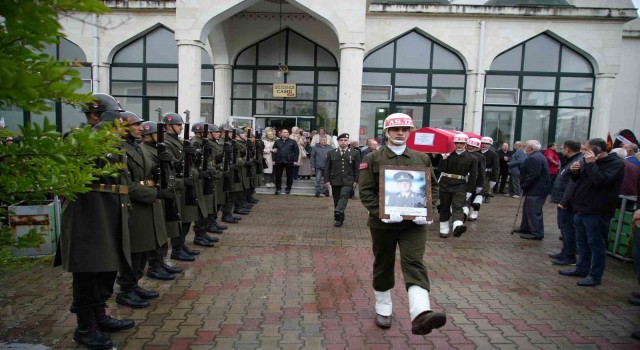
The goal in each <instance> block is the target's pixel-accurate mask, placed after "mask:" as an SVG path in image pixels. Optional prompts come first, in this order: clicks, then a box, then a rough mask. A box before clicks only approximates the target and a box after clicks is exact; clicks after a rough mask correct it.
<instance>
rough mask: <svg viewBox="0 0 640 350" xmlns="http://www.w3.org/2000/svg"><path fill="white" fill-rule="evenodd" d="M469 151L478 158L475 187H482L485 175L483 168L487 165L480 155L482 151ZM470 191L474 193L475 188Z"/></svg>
mask: <svg viewBox="0 0 640 350" xmlns="http://www.w3.org/2000/svg"><path fill="white" fill-rule="evenodd" d="M469 153H470V154H471V155H472V156H474V157H476V159H477V160H478V163H477V164H478V177H476V184H475V187H483V186H484V177H485V176H486V174H485V169H486V167H487V163H486V159H485V157H484V156H483V155H482V153H480V151H475V152H469ZM471 193H475V190H474V191H472V192H471Z"/></svg>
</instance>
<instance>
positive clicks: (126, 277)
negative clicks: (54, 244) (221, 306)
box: [116, 112, 174, 308]
mask: <svg viewBox="0 0 640 350" xmlns="http://www.w3.org/2000/svg"><path fill="white" fill-rule="evenodd" d="M121 117H122V119H123V121H124V125H125V126H126V127H127V131H126V134H125V135H124V139H123V140H122V142H121V147H122V149H124V150H125V152H126V157H127V169H128V170H129V177H130V179H131V184H130V185H129V199H130V200H131V208H132V211H131V215H132V216H133V217H135V220H131V221H130V223H129V230H130V231H131V235H130V237H129V242H130V245H131V266H128V265H125V264H123V265H122V266H121V268H120V271H119V274H118V278H117V282H118V284H119V285H120V293H118V295H117V296H116V303H118V304H120V305H126V306H130V307H133V308H144V307H148V306H149V302H148V301H147V300H145V299H155V298H157V297H159V296H160V294H159V293H158V292H155V291H149V290H146V289H144V288H142V287H140V286H139V285H138V281H139V280H140V278H141V277H142V276H143V275H144V268H145V266H146V265H147V259H148V256H149V252H151V251H153V250H155V249H156V248H158V247H160V246H162V244H164V243H165V242H166V241H167V231H166V229H165V225H164V211H163V210H162V202H161V199H165V198H167V199H170V198H174V193H173V192H172V191H170V190H168V189H167V190H158V189H156V187H155V186H156V184H155V181H154V179H153V172H152V170H153V162H152V161H151V159H149V158H148V157H146V156H145V155H144V153H143V152H142V149H140V146H139V145H138V143H137V142H136V139H138V138H140V135H141V131H142V121H143V120H142V118H140V117H138V116H137V115H136V114H135V113H132V112H122V114H121Z"/></svg>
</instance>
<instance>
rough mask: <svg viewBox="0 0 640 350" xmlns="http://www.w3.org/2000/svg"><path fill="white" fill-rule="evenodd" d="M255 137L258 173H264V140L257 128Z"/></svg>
mask: <svg viewBox="0 0 640 350" xmlns="http://www.w3.org/2000/svg"><path fill="white" fill-rule="evenodd" d="M254 137H255V142H256V156H255V160H256V174H258V175H260V174H264V164H263V163H264V154H263V152H264V142H262V139H261V138H260V135H259V134H258V131H257V130H256V134H255V136H254Z"/></svg>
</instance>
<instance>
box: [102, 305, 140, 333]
mask: <svg viewBox="0 0 640 350" xmlns="http://www.w3.org/2000/svg"><path fill="white" fill-rule="evenodd" d="M93 310H94V313H95V317H96V324H97V325H98V329H100V330H101V331H103V332H118V331H123V330H125V329H131V328H133V327H135V326H136V322H135V321H134V320H129V319H126V318H125V319H122V320H118V319H115V318H112V317H111V316H109V315H107V313H106V312H105V310H104V307H102V306H99V307H95V308H94V309H93Z"/></svg>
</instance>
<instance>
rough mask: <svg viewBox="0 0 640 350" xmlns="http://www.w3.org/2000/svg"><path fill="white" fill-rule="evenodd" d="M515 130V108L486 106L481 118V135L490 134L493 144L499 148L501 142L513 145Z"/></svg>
mask: <svg viewBox="0 0 640 350" xmlns="http://www.w3.org/2000/svg"><path fill="white" fill-rule="evenodd" d="M515 130H516V108H515V107H497V106H486V107H485V110H484V118H482V135H487V136H490V137H491V138H492V139H493V142H494V146H495V147H496V148H499V147H500V145H502V144H503V143H505V142H506V143H508V144H509V146H510V147H511V145H513V142H514V141H516V140H515V136H516V135H515Z"/></svg>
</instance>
